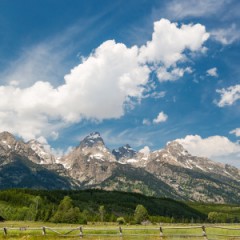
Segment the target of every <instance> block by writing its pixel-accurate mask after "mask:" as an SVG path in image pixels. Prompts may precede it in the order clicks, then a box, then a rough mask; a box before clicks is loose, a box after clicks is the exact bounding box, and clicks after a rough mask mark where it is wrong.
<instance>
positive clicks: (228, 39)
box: [211, 24, 240, 45]
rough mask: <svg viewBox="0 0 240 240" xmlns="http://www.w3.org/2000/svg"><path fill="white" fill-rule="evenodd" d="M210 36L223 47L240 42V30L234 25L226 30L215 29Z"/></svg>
mask: <svg viewBox="0 0 240 240" xmlns="http://www.w3.org/2000/svg"><path fill="white" fill-rule="evenodd" d="M211 36H212V38H213V39H215V40H216V41H218V42H220V43H221V44H223V45H229V44H232V43H234V42H236V41H239V40H240V29H238V28H237V26H236V24H232V25H231V26H230V27H228V28H220V29H215V30H213V31H212V32H211Z"/></svg>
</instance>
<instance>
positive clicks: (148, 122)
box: [142, 118, 151, 126]
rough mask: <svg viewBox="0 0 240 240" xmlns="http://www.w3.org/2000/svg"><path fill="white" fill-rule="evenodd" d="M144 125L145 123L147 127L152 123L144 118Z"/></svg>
mask: <svg viewBox="0 0 240 240" xmlns="http://www.w3.org/2000/svg"><path fill="white" fill-rule="evenodd" d="M142 123H143V125H147V126H149V125H151V121H150V120H149V119H147V118H144V119H143V121H142Z"/></svg>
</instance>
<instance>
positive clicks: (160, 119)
mask: <svg viewBox="0 0 240 240" xmlns="http://www.w3.org/2000/svg"><path fill="white" fill-rule="evenodd" d="M167 119H168V115H167V114H165V113H164V112H163V111H162V112H160V113H159V114H158V116H157V117H156V118H155V119H153V123H155V124H158V123H161V122H166V121H167Z"/></svg>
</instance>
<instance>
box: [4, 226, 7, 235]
mask: <svg viewBox="0 0 240 240" xmlns="http://www.w3.org/2000/svg"><path fill="white" fill-rule="evenodd" d="M3 233H4V236H7V228H5V227H4V228H3Z"/></svg>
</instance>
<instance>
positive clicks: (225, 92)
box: [216, 84, 240, 107]
mask: <svg viewBox="0 0 240 240" xmlns="http://www.w3.org/2000/svg"><path fill="white" fill-rule="evenodd" d="M216 91H217V93H219V94H220V100H219V101H218V102H217V105H218V106H219V107H225V106H227V105H232V104H234V103H235V102H236V101H238V100H239V99H240V85H239V84H237V85H235V86H230V87H228V88H222V89H217V90H216Z"/></svg>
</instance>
